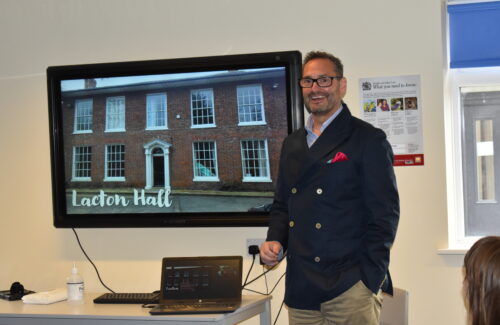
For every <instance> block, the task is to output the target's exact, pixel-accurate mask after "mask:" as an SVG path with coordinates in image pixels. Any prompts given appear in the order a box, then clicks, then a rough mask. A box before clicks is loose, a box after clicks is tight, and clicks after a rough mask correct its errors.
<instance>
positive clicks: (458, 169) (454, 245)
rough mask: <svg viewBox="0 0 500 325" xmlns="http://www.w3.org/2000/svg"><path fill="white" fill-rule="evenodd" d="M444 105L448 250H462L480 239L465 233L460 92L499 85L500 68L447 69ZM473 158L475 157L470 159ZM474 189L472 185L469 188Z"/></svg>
mask: <svg viewBox="0 0 500 325" xmlns="http://www.w3.org/2000/svg"><path fill="white" fill-rule="evenodd" d="M446 79H447V86H448V89H447V92H448V94H449V96H448V102H447V103H446V105H445V114H444V117H445V143H446V180H447V198H448V247H449V249H452V250H453V249H457V250H466V249H468V248H470V246H472V244H474V243H475V242H476V241H477V240H478V239H479V238H481V237H482V236H466V234H465V221H466V220H465V201H464V200H465V197H464V196H465V193H464V186H465V183H464V175H463V165H464V163H465V162H464V158H463V151H464V148H463V147H462V140H463V137H464V133H463V127H464V125H463V116H462V114H463V112H462V107H461V97H460V89H461V88H463V87H490V86H497V87H498V86H499V85H500V67H494V68H492V67H487V68H463V69H449V70H448V73H447V76H446ZM474 158H475V157H474ZM470 186H474V185H470Z"/></svg>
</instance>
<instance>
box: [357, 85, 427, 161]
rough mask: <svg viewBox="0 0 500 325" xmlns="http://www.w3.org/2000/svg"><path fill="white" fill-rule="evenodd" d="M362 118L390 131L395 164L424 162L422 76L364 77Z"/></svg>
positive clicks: (388, 135) (387, 132) (361, 86)
mask: <svg viewBox="0 0 500 325" xmlns="http://www.w3.org/2000/svg"><path fill="white" fill-rule="evenodd" d="M359 87H360V94H361V96H360V98H361V103H360V107H361V116H362V119H363V120H364V121H366V122H368V123H370V124H372V125H374V126H375V127H378V128H380V129H382V130H384V132H385V133H386V134H387V139H388V141H389V143H390V144H391V146H392V149H393V152H394V166H415V165H423V164H424V150H423V136H422V107H423V106H422V98H421V94H420V76H418V75H408V76H394V77H376V78H361V79H360V81H359Z"/></svg>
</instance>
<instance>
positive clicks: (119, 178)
mask: <svg viewBox="0 0 500 325" xmlns="http://www.w3.org/2000/svg"><path fill="white" fill-rule="evenodd" d="M111 146H113V147H116V146H121V147H123V151H122V152H123V161H121V162H122V163H123V168H122V169H123V176H109V168H108V163H109V156H108V154H109V148H110V147H111ZM125 153H126V151H125V145H124V144H119V143H114V144H106V145H105V147H104V181H105V182H124V181H125ZM115 154H116V153H115Z"/></svg>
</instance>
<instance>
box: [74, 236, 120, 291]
mask: <svg viewBox="0 0 500 325" xmlns="http://www.w3.org/2000/svg"><path fill="white" fill-rule="evenodd" d="M71 229H72V230H73V232H74V233H75V236H76V241H77V242H78V246H80V249H81V250H82V252H83V254H84V255H85V257H86V258H87V260H88V261H89V262H90V264H92V266H93V267H94V269H95V272H96V273H97V277H98V278H99V281H100V282H101V284H102V285H103V286H104V287H105V288H106V289H108V290H109V291H111V292H112V293H115V292H114V291H113V290H111V289H110V288H109V287H108V286H107V285H105V284H104V282H103V281H102V279H101V275H100V274H99V271H98V270H97V267H96V266H95V264H94V262H92V260H91V259H90V257H89V256H88V255H87V253H86V252H85V250H84V249H83V246H82V243H80V238H78V234H77V233H76V230H75V228H71Z"/></svg>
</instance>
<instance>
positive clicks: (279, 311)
mask: <svg viewBox="0 0 500 325" xmlns="http://www.w3.org/2000/svg"><path fill="white" fill-rule="evenodd" d="M284 304H285V299H283V301H282V302H281V306H280V310H278V314H277V315H276V318H275V319H274V323H273V325H276V322H277V321H278V317H280V313H281V309H282V308H283V305H284Z"/></svg>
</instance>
